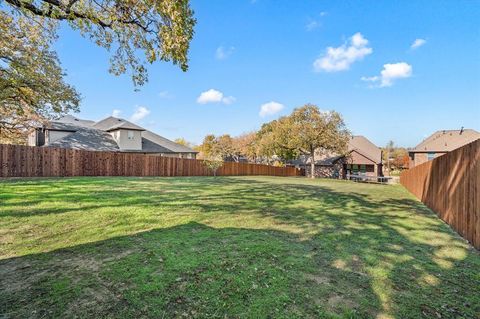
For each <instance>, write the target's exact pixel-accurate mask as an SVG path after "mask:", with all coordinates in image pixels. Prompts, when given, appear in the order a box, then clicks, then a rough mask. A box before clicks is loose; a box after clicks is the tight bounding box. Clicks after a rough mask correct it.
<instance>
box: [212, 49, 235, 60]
mask: <svg viewBox="0 0 480 319" xmlns="http://www.w3.org/2000/svg"><path fill="white" fill-rule="evenodd" d="M233 51H235V47H232V46H231V47H228V48H225V47H223V46H219V47H218V48H217V50H215V58H216V59H217V60H225V59H226V58H228V57H229V56H230V55H232V53H233Z"/></svg>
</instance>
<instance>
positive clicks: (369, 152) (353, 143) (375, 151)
mask: <svg viewBox="0 0 480 319" xmlns="http://www.w3.org/2000/svg"><path fill="white" fill-rule="evenodd" d="M348 149H349V151H357V152H358V153H360V154H362V155H363V156H365V157H367V158H368V159H370V160H371V161H374V162H375V163H377V164H380V163H382V150H381V149H380V148H378V147H377V146H376V145H375V144H373V143H372V142H370V141H369V140H368V139H367V138H366V137H364V136H361V135H356V136H352V138H351V139H350V141H349V143H348Z"/></svg>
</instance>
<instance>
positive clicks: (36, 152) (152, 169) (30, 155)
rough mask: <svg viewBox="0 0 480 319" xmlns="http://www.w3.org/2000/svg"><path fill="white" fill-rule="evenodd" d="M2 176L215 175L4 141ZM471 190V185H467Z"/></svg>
mask: <svg viewBox="0 0 480 319" xmlns="http://www.w3.org/2000/svg"><path fill="white" fill-rule="evenodd" d="M0 161H1V162H0V164H1V165H0V177H54V176H57V177H62V176H212V175H213V173H212V171H211V170H209V169H208V168H207V167H206V165H205V164H204V162H203V161H202V160H195V159H185V158H173V157H162V156H155V155H144V154H136V153H121V152H94V151H84V150H75V149H62V148H48V147H34V146H22V145H6V144H0ZM217 175H219V176H232V175H235V176H238V175H270V176H301V175H302V172H301V170H299V169H296V168H294V167H273V166H269V165H263V164H251V163H234V162H225V163H223V165H222V166H221V167H220V168H219V169H218V171H217ZM465 185H466V186H465V188H468V189H471V188H472V187H475V186H472V185H471V184H465Z"/></svg>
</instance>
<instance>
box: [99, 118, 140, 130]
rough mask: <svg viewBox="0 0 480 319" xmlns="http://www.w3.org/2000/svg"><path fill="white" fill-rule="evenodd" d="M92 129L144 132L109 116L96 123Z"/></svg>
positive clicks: (124, 121) (131, 124)
mask: <svg viewBox="0 0 480 319" xmlns="http://www.w3.org/2000/svg"><path fill="white" fill-rule="evenodd" d="M92 128H96V129H99V130H102V131H112V130H116V129H126V130H136V131H145V129H144V128H143V127H141V126H138V125H136V124H133V123H132V122H129V121H127V120H124V119H119V118H116V117H113V116H109V117H107V118H105V119H103V120H101V121H98V122H96V123H95V124H93V125H92Z"/></svg>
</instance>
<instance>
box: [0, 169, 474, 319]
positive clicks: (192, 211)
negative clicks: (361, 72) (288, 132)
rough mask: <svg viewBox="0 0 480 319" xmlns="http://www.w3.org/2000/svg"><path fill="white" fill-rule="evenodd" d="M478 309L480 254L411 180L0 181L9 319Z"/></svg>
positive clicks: (1, 302) (1, 283) (0, 259)
mask: <svg viewBox="0 0 480 319" xmlns="http://www.w3.org/2000/svg"><path fill="white" fill-rule="evenodd" d="M72 316H75V317H90V318H103V317H109V318H140V317H153V318H480V254H479V252H478V251H475V250H474V249H473V248H471V247H470V246H469V245H468V244H466V243H465V241H464V240H462V239H461V238H460V237H459V236H458V235H457V234H455V233H454V232H453V231H452V230H451V229H450V228H449V227H448V226H447V225H446V224H444V223H443V222H442V221H441V220H439V219H438V218H437V217H436V215H435V214H434V213H432V212H431V211H430V210H429V209H427V208H426V207H425V206H424V205H423V204H421V203H420V202H418V201H417V200H415V199H414V197H413V196H411V195H410V194H409V193H408V192H407V191H406V190H405V189H403V188H402V187H401V186H384V185H367V184H359V183H352V182H344V181H331V180H314V181H312V180H307V179H303V178H275V177H217V178H213V177H190V178H189V177H183V178H65V179H34V180H7V181H0V317H6V318H10V317H11V318H18V317H19V318H27V317H28V318H50V317H61V318H66V317H72Z"/></svg>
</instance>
